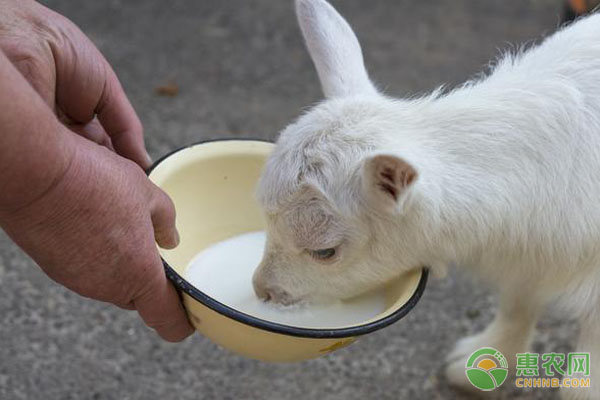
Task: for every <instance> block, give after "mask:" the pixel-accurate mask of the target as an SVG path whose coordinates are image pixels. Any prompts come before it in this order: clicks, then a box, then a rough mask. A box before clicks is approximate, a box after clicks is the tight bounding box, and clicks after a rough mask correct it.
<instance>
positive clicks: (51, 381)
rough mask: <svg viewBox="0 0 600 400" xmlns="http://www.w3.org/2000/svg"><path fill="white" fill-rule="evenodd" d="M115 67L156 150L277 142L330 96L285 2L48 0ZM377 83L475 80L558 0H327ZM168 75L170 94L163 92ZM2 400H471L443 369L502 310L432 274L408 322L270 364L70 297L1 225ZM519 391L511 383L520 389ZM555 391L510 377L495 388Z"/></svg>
mask: <svg viewBox="0 0 600 400" xmlns="http://www.w3.org/2000/svg"><path fill="white" fill-rule="evenodd" d="M46 3H47V4H48V5H49V6H50V7H52V8H54V9H55V10H57V11H59V12H61V13H63V14H64V15H66V16H68V17H70V18H71V19H73V20H74V21H75V22H76V23H77V24H78V25H79V26H81V28H82V29H83V31H85V32H86V33H87V34H88V35H89V36H90V37H91V39H92V40H93V41H94V42H95V43H96V44H97V45H98V46H99V48H100V49H101V50H102V51H103V52H104V54H105V55H106V57H107V58H108V59H109V60H110V61H111V63H112V64H113V65H114V68H115V69H116V71H117V72H118V74H119V76H120V78H121V80H122V82H123V84H124V86H125V88H126V90H127V92H128V94H129V95H130V98H131V100H132V102H133V104H134V106H135V107H136V109H137V110H138V112H139V114H140V116H141V119H142V120H143V122H144V125H145V128H146V140H147V145H148V147H149V149H150V152H151V154H152V155H153V156H154V157H158V156H160V155H162V154H164V153H166V152H168V151H170V150H172V149H174V148H176V147H179V146H182V145H185V144H188V143H192V142H195V141H199V140H204V139H211V138H225V137H261V138H267V139H274V138H275V137H276V134H277V132H278V130H280V129H281V128H282V127H283V126H285V124H286V123H287V122H289V121H290V120H291V119H292V118H294V116H296V115H297V114H298V113H299V112H300V111H301V110H302V109H303V108H305V107H307V106H308V105H310V104H311V103H314V102H316V101H318V100H319V99H320V98H321V94H320V91H319V86H318V83H317V80H316V74H315V73H314V72H313V69H312V65H311V63H310V60H309V59H308V56H307V54H306V52H305V50H304V48H303V44H302V41H301V38H300V36H299V32H298V29H297V27H296V24H295V19H294V15H293V12H292V1H291V0H285V1H275V0H270V1H269V0H254V1H235V2H234V1H217V0H205V1H191V0H188V1H185V0H171V1H162V0H127V1H125V0H105V1H90V0H87V1H73V0H47V1H46ZM334 4H335V5H336V6H338V7H339V9H340V10H341V11H342V12H343V13H344V14H345V15H346V16H347V18H348V20H349V21H350V22H351V23H352V24H353V26H354V27H355V29H356V31H357V32H358V36H359V38H360V39H361V41H362V43H363V46H364V49H365V58H366V62H367V65H368V67H369V70H370V72H371V75H372V77H373V78H374V80H375V81H376V82H378V83H379V84H380V85H381V87H383V88H385V90H386V91H387V92H388V93H389V94H393V95H398V96H405V95H413V94H417V93H423V92H426V91H429V90H431V89H433V88H435V87H436V86H438V85H440V84H441V83H448V84H450V85H453V84H457V83H459V82H461V81H464V80H466V79H468V78H469V77H472V76H473V75H474V74H475V73H477V72H478V71H481V70H482V68H484V67H485V66H486V64H487V63H488V61H489V60H491V59H493V58H494V57H496V56H497V55H498V54H499V49H508V48H511V46H512V45H511V44H518V43H524V42H527V41H530V40H531V39H535V38H540V37H541V35H543V34H544V33H548V32H551V31H552V30H553V29H554V28H555V27H556V25H557V23H558V20H559V14H560V10H561V1H560V0H487V1H479V0H441V1H420V2H418V1H410V0H374V1H369V2H366V1H358V0H347V1H341V0H337V1H334ZM167 83H174V84H176V85H178V86H179V88H180V92H179V94H178V95H177V96H175V97H161V96H158V95H157V94H156V93H155V91H154V89H155V87H157V86H160V85H164V84H167ZM0 288H1V292H2V296H1V297H0V316H1V324H0V399H38V398H44V399H119V400H124V399H159V398H160V399H273V400H283V399H317V398H318V399H332V400H333V399H344V400H350V399H469V398H471V397H469V396H467V395H465V394H462V393H460V392H456V391H454V390H453V389H452V388H450V387H449V386H448V385H447V383H446V382H445V380H444V377H443V376H442V374H441V371H442V369H443V358H444V354H445V353H446V352H447V351H448V350H449V349H450V348H451V346H452V345H453V343H454V342H455V341H456V340H457V339H459V338H460V337H462V336H464V335H465V334H470V333H473V332H476V331H478V330H480V329H481V328H482V327H483V326H484V325H485V324H486V323H487V322H488V321H489V320H490V319H491V315H492V313H493V309H494V306H493V297H492V296H491V295H490V294H489V292H488V291H487V289H486V288H484V287H482V286H481V285H478V284H476V283H474V282H471V281H470V280H469V279H468V278H467V277H464V276H461V275H459V274H455V273H452V274H451V275H450V277H449V278H447V279H445V280H441V281H435V280H433V281H431V282H430V284H429V287H428V288H427V291H426V294H425V296H424V298H423V299H422V301H421V303H420V304H419V305H418V307H417V308H416V309H415V310H414V312H413V313H411V314H410V315H409V316H408V317H407V318H406V319H405V320H403V321H402V322H400V323H398V324H396V325H395V326H392V327H390V328H388V329H385V330H383V331H381V332H378V333H375V334H373V335H370V336H368V337H366V338H364V339H363V340H361V341H359V342H358V343H357V344H355V345H354V346H351V347H349V348H347V349H344V350H341V351H338V352H336V353H334V354H332V355H330V356H328V357H325V358H322V359H319V360H315V361H310V362H306V363H301V364H293V365H269V364H264V363H260V362H256V361H251V360H246V359H243V358H240V357H237V356H235V355H231V354H228V353H227V352H225V351H223V350H220V349H219V348H217V347H216V346H215V345H213V344H212V343H210V342H209V341H208V340H206V339H204V338H202V337H200V336H199V335H196V336H194V337H192V338H190V339H189V340H187V341H186V342H184V343H182V344H176V345H173V344H167V343H163V342H162V341H160V340H159V339H158V338H157V337H156V336H155V335H154V334H153V333H152V332H151V331H149V330H148V329H146V328H145V327H144V326H143V325H142V324H141V323H140V321H139V320H138V318H137V317H136V315H135V314H134V313H130V312H125V311H122V310H119V309H116V308H114V307H111V306H109V305H106V304H102V303H97V302H94V301H90V300H87V299H83V298H80V297H79V296H77V295H75V294H73V293H70V292H68V291H66V290H65V289H63V288H61V287H59V286H57V285H56V284H54V283H53V282H51V281H50V280H49V279H48V278H46V277H45V276H44V275H43V274H42V273H41V272H40V270H39V269H38V268H37V267H36V266H35V265H34V264H33V263H32V262H31V261H30V260H29V259H28V258H27V257H26V256H25V255H23V253H21V252H20V251H19V249H18V248H17V247H16V246H15V245H13V244H12V243H11V242H10V240H8V239H7V238H6V236H4V235H3V234H0ZM574 330H575V328H573V327H572V324H571V323H568V322H564V321H562V322H559V321H558V319H556V318H551V317H547V318H545V319H544V320H543V321H542V323H541V324H540V327H539V333H538V336H537V340H536V342H535V349H536V350H538V351H567V350H569V349H570V348H571V344H572V338H573V336H574ZM511 386H512V388H511ZM488 397H489V398H501V399H553V398H556V393H555V392H551V391H549V390H546V389H544V390H538V391H537V392H534V391H523V390H516V389H515V388H514V382H513V381H508V382H507V383H506V384H505V385H504V388H503V389H502V390H500V391H498V392H495V393H493V394H492V395H490V396H488Z"/></svg>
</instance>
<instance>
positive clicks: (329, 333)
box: [146, 138, 429, 339]
mask: <svg viewBox="0 0 600 400" xmlns="http://www.w3.org/2000/svg"><path fill="white" fill-rule="evenodd" d="M226 141H253V142H261V143H272V142H269V141H267V140H261V139H251V138H228V139H215V140H205V141H200V142H196V143H192V144H189V145H187V146H183V147H181V148H178V149H176V150H173V151H171V152H170V153H168V154H166V155H164V156H163V157H161V158H159V159H158V160H157V161H155V162H154V164H152V166H151V167H150V168H149V169H148V170H147V171H146V174H147V175H148V176H150V174H151V173H152V171H153V170H154V169H155V168H156V167H157V166H158V165H159V164H160V163H162V162H163V161H164V160H166V159H167V158H169V157H171V156H172V155H174V154H175V153H178V152H180V151H182V150H185V149H187V148H190V147H195V146H198V145H202V144H207V143H214V142H226ZM161 260H162V263H163V267H164V269H165V274H166V276H167V278H168V279H169V280H170V281H171V282H172V283H173V284H174V285H175V287H176V288H178V289H179V290H180V291H182V292H184V293H187V294H188V295H190V296H191V297H192V298H193V299H194V300H197V301H199V302H200V303H202V304H204V305H205V306H206V307H208V308H210V309H211V310H213V311H215V312H217V313H219V314H221V315H223V316H225V317H228V318H231V319H233V320H235V321H238V322H241V323H243V324H245V325H249V326H252V327H254V328H258V329H261V330H265V331H269V332H274V333H279V334H283V335H288V336H296V337H303V338H313V339H333V338H349V337H355V336H362V335H365V334H367V333H371V332H374V331H377V330H380V329H382V328H385V327H387V326H389V325H391V324H393V323H394V322H397V321H398V320H400V319H402V318H403V317H404V316H405V315H406V314H408V312H409V311H410V310H412V309H413V308H414V307H415V306H416V304H417V303H418V302H419V300H420V298H421V296H422V295H423V292H424V291H425V286H426V285H427V278H428V276H429V268H427V267H424V268H422V270H421V278H420V279H419V284H418V285H417V288H416V289H415V291H414V293H413V294H412V295H411V297H410V298H409V299H408V301H407V302H406V303H404V304H403V305H402V306H401V307H400V308H399V309H397V310H396V311H394V312H393V313H391V314H390V315H388V316H386V317H383V318H381V319H378V320H376V321H373V322H369V323H367V324H362V325H356V326H350V327H344V328H330V329H313V328H300V327H296V326H290V325H284V324H280V323H277V322H271V321H267V320H264V319H260V318H257V317H253V316H251V315H248V314H245V313H243V312H241V311H238V310H236V309H234V308H231V307H229V306H227V305H225V304H223V303H221V302H219V301H217V300H215V299H213V298H212V297H210V296H208V295H207V294H205V293H204V292H202V291H201V290H199V289H197V288H196V287H195V286H193V285H192V284H190V283H189V282H188V281H186V280H185V279H184V278H183V277H182V276H181V275H179V274H178V273H177V271H175V269H174V268H173V267H171V266H170V265H169V263H167V262H166V261H165V260H164V259H163V258H162V257H161Z"/></svg>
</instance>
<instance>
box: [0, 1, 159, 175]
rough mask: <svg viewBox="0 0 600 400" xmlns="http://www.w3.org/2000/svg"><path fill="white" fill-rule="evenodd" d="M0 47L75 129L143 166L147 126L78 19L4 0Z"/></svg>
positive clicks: (27, 3) (147, 161)
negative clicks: (78, 25)
mask: <svg viewBox="0 0 600 400" xmlns="http://www.w3.org/2000/svg"><path fill="white" fill-rule="evenodd" d="M0 10H2V12H1V13H0V50H1V51H3V52H4V53H5V54H6V56H7V57H8V58H9V59H10V60H11V61H12V63H13V65H14V66H15V67H16V68H17V69H18V70H19V71H20V72H21V74H22V75H23V76H24V77H25V78H26V79H27V80H28V81H29V83H30V84H31V86H33V88H34V89H35V90H36V91H37V92H38V94H39V95H40V96H41V97H42V99H43V100H44V101H45V102H46V104H48V105H49V106H50V108H51V109H52V110H54V112H55V114H56V115H57V116H58V117H59V119H60V120H61V121H62V122H63V123H64V124H65V125H66V126H67V127H68V128H70V129H71V130H72V131H74V132H76V133H77V134H79V135H81V136H83V137H85V138H87V139H89V140H92V141H94V142H96V143H99V144H101V145H103V146H105V147H107V148H109V149H111V150H115V151H116V152H117V153H118V154H120V155H122V156H123V157H126V158H129V159H130V160H133V161H135V162H136V163H137V164H138V165H140V166H141V167H142V168H147V167H149V166H150V164H151V159H150V157H149V156H148V153H147V152H146V150H145V147H144V139H143V128H142V125H141V123H140V120H139V118H138V117H137V115H136V113H135V111H134V109H133V107H132V106H131V104H130V102H129V100H128V99H127V96H126V95H125V93H124V91H123V88H122V87H121V84H120V83H119V80H118V78H117V76H116V74H115V73H114V71H113V69H112V68H111V67H110V65H109V64H108V62H107V61H106V60H105V58H104V57H103V56H102V54H100V52H99V51H98V49H96V47H95V46H94V45H93V44H92V42H91V41H90V40H89V39H88V38H87V37H86V36H85V34H83V33H82V32H81V31H80V30H79V28H77V26H75V24H73V23H72V22H71V21H69V20H68V19H67V18H65V17H63V16H61V15H59V14H57V13H55V12H53V11H52V10H49V9H48V8H46V7H44V6H42V5H41V4H38V3H37V2H35V1H33V0H0Z"/></svg>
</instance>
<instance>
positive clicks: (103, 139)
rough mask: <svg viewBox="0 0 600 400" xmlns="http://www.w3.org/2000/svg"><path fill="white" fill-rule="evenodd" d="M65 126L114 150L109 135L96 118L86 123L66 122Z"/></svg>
mask: <svg viewBox="0 0 600 400" xmlns="http://www.w3.org/2000/svg"><path fill="white" fill-rule="evenodd" d="M67 127H68V128H69V129H70V130H71V131H73V132H75V133H76V134H78V135H79V136H82V137H84V138H86V139H88V140H90V141H92V142H94V143H97V144H99V145H100V146H104V147H106V148H107V149H109V150H112V151H114V150H115V148H114V147H113V144H112V141H111V139H110V136H108V134H107V133H106V131H105V130H104V128H103V127H102V125H101V124H100V121H98V120H97V119H96V118H94V119H93V120H91V121H90V122H88V123H87V124H68V125H67Z"/></svg>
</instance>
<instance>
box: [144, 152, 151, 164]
mask: <svg viewBox="0 0 600 400" xmlns="http://www.w3.org/2000/svg"><path fill="white" fill-rule="evenodd" d="M145 155H146V163H147V164H148V166H151V165H152V157H150V154H148V153H146V154H145Z"/></svg>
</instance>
